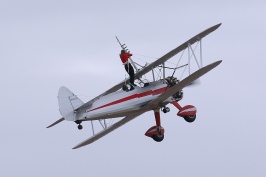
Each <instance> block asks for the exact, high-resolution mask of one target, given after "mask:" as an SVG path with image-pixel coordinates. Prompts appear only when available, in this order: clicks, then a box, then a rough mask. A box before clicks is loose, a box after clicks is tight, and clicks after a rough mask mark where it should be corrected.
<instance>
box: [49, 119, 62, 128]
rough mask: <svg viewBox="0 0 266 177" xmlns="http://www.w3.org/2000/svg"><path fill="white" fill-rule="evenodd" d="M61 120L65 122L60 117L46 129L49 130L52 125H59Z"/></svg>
mask: <svg viewBox="0 0 266 177" xmlns="http://www.w3.org/2000/svg"><path fill="white" fill-rule="evenodd" d="M63 120H65V119H64V118H63V117H62V118H61V119H59V120H57V121H55V122H54V123H52V124H51V125H49V126H48V127H46V128H50V127H52V126H54V125H56V124H59V123H60V122H62V121H63Z"/></svg>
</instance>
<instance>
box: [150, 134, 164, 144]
mask: <svg viewBox="0 0 266 177" xmlns="http://www.w3.org/2000/svg"><path fill="white" fill-rule="evenodd" d="M163 138H164V134H158V135H153V136H152V139H153V140H154V141H156V142H161V141H162V140H163Z"/></svg>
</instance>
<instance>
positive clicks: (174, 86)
mask: <svg viewBox="0 0 266 177" xmlns="http://www.w3.org/2000/svg"><path fill="white" fill-rule="evenodd" d="M220 25H221V24H217V25H215V26H212V27H210V28H208V29H206V30H205V31H203V32H201V33H199V34H198V35H196V36H194V37H193V38H191V39H189V40H188V41H186V42H184V43H183V44H182V45H180V46H178V47H177V48H175V49H173V50H172V51H170V52H169V53H167V54H165V55H164V56H162V57H161V58H159V59H157V60H156V61H154V62H153V63H151V64H149V65H146V66H144V67H142V68H141V69H137V68H135V69H136V73H135V78H137V80H140V81H141V82H142V80H141V77H142V76H143V75H145V74H147V73H148V72H150V71H152V74H154V72H153V70H154V69H155V68H158V67H160V68H161V69H162V70H163V71H162V72H163V74H162V78H160V79H158V80H156V79H155V77H154V76H153V81H151V82H145V83H144V82H142V84H139V86H136V87H135V88H134V89H133V90H132V89H127V88H128V84H126V83H128V81H129V79H128V78H127V79H126V80H125V81H122V82H120V83H118V84H117V85H115V86H113V87H112V88H110V89H109V90H107V91H105V92H104V93H102V94H100V95H99V96H97V97H95V98H94V99H92V100H90V101H88V102H87V103H84V102H83V101H81V100H80V99H79V98H78V97H77V96H76V95H75V94H73V93H72V92H71V91H70V90H69V89H67V88H66V87H61V88H60V89H59V93H58V103H59V109H60V113H61V115H62V116H63V117H62V118H61V119H59V120H58V121H56V122H54V123H53V124H51V125H49V126H48V127H47V128H50V127H52V126H54V125H56V124H58V123H60V122H62V121H63V120H67V121H74V122H75V123H77V124H78V129H82V125H81V123H82V122H83V121H91V126H92V132H93V135H92V136H91V137H90V138H88V139H86V140H85V141H83V142H81V143H80V144H78V145H76V146H75V147H74V148H73V149H77V148H80V147H82V146H85V145H88V144H91V143H93V142H94V141H96V140H98V139H99V138H102V137H103V136H105V135H106V134H108V133H110V132H112V131H113V130H115V129H117V128H119V127H120V126H122V125H124V124H126V123H127V122H129V121H131V120H133V119H135V118H136V117H138V116H140V115H141V114H143V113H145V112H147V111H154V116H155V121H156V125H155V126H152V127H151V128H149V129H148V130H147V132H146V133H145V135H146V136H148V137H151V138H153V139H154V140H155V141H157V142H160V141H162V140H163V138H164V128H163V127H162V126H161V121H160V110H161V111H163V112H164V113H167V112H169V111H170V109H169V108H168V107H167V104H169V103H170V104H173V105H174V106H175V107H176V108H177V109H178V110H179V112H178V113H177V115H178V116H180V117H183V118H184V119H185V120H186V121H187V122H193V121H194V120H195V119H196V112H197V109H196V107H194V106H192V105H187V106H184V107H182V106H181V105H180V104H179V103H178V101H180V100H181V99H182V97H183V91H182V89H183V88H184V87H186V86H188V85H190V84H191V83H193V82H194V81H195V80H197V79H198V78H199V77H201V76H202V75H204V74H205V73H207V72H209V71H210V70H212V69H213V68H215V67H216V66H218V65H219V64H220V63H221V62H222V61H221V60H220V61H216V62H214V63H212V64H209V65H207V66H205V67H202V66H201V67H199V68H200V69H198V70H197V71H196V72H194V73H192V74H190V75H189V76H188V77H186V78H185V79H182V80H181V81H179V80H177V78H176V77H173V75H172V76H169V77H165V69H166V68H167V67H165V62H166V61H167V60H169V59H170V58H172V57H173V56H175V55H176V54H178V53H180V52H181V51H184V50H185V49H190V50H191V51H192V52H191V54H190V56H189V57H191V56H194V55H195V54H194V52H193V49H192V47H191V46H192V45H193V44H194V43H196V42H199V43H200V45H201V40H202V38H204V37H205V36H206V35H208V34H209V33H211V32H213V31H214V30H216V29H217V28H218V27H219V26H220ZM119 43H120V42H119ZM120 45H121V43H120ZM121 47H122V48H123V49H126V46H125V45H121ZM200 52H201V46H200ZM200 56H201V54H200ZM131 62H132V63H133V65H134V67H136V66H135V64H134V62H133V61H131ZM198 65H199V64H198ZM201 65H202V59H201ZM199 66H200V65H199ZM176 68H178V67H176ZM176 68H175V69H176ZM121 117H124V118H122V119H121V120H119V121H118V122H116V123H113V124H112V125H107V124H106V120H107V119H111V118H121ZM94 121H99V122H100V123H101V126H102V130H101V131H99V132H97V133H95V130H94Z"/></svg>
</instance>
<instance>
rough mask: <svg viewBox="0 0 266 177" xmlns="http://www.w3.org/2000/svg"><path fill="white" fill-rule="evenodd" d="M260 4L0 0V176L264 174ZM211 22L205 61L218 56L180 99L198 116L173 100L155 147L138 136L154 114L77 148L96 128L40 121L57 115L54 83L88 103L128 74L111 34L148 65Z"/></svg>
mask: <svg viewBox="0 0 266 177" xmlns="http://www.w3.org/2000/svg"><path fill="white" fill-rule="evenodd" d="M265 6H266V2H265V1H262V0H255V1H250V2H249V1H234V2H232V1H227V0H224V1H219V2H214V1H208V0H204V1H198V2H195V1H184V2H179V1H174V0H169V1H167V2H166V1H150V0H147V1H139V0H136V1H121V0H116V1H115V0H111V1H108V2H106V1H101V0H99V1H82V0H81V1H73V0H65V1H62V0H57V1H51V0H46V1H42V0H40V1H33V0H24V1H18V0H8V1H7V0H2V1H0V62H1V64H0V83H1V94H2V95H1V98H2V101H1V102H0V109H1V124H0V142H1V147H0V176H6V177H14V176H28V177H31V176H32V177H33V176H39V177H44V176H50V177H58V176H65V177H70V176H80V177H83V176H94V177H98V176H99V177H100V176H116V177H122V176H129V177H131V176H132V177H133V176H155V175H156V176H168V177H176V176H183V177H193V176H206V177H209V176H210V177H211V176H216V177H224V176H227V177H231V176H232V177H233V176H242V177H249V176H257V177H262V176H265V175H266V169H265V164H266V150H265V147H266V129H265V125H266V119H265V116H264V110H265V109H264V107H265V98H266V97H265V92H264V90H265V89H266V83H265V79H264V73H265V65H266V60H265V57H264V55H263V51H264V49H265V39H266V34H265V31H266V24H265V21H266V11H265ZM218 23H222V26H221V27H220V28H219V29H217V30H216V31H215V32H213V33H212V34H210V35H209V36H207V37H206V38H204V39H203V41H202V44H203V62H204V65H207V64H209V63H212V62H214V61H217V60H223V62H222V63H221V65H219V66H218V67H217V68H215V69H214V70H212V71H211V72H209V73H207V74H206V75H204V76H203V77H202V78H201V80H200V81H201V84H200V85H199V86H197V87H193V88H185V89H184V98H183V100H181V101H180V104H181V105H183V106H184V105H187V104H193V105H195V106H196V107H197V109H198V113H197V119H196V121H195V122H193V123H187V122H185V121H184V120H183V119H182V118H180V117H177V116H176V113H177V112H178V110H176V109H175V108H174V107H172V106H170V109H171V111H170V112H169V113H167V114H161V117H162V120H161V121H162V126H163V127H164V128H165V131H166V132H165V138H164V140H163V141H162V142H161V143H157V142H154V141H153V140H152V139H149V138H148V137H146V136H144V133H145V132H146V130H147V129H148V128H150V127H151V126H153V125H155V121H154V116H153V113H152V112H147V113H145V114H143V115H141V116H140V117H138V118H137V119H135V120H133V121H131V122H129V123H128V124H126V125H125V126H123V127H121V128H119V129H117V130H115V131H114V132H112V133H110V134H108V135H107V136H106V137H104V138H102V139H100V140H98V141H96V142H95V143H93V144H91V145H89V146H85V147H83V148H80V149H77V150H72V147H74V146H75V145H77V144H78V143H80V142H81V141H83V140H84V139H86V138H88V137H89V136H91V129H90V124H89V122H85V123H84V124H83V126H84V128H83V130H82V131H79V130H78V129H77V126H76V124H75V123H72V122H66V121H64V122H62V123H61V124H58V125H57V126H55V127H52V128H51V129H46V127H47V126H48V125H50V124H51V123H53V122H54V121H56V120H58V119H59V118H61V117H60V116H61V115H60V112H59V110H58V109H59V108H58V103H57V93H58V89H59V88H60V87H61V86H67V87H68V88H69V89H70V90H71V91H73V92H74V93H75V94H76V95H78V96H80V98H81V99H82V100H84V101H88V100H90V99H91V98H93V97H95V96H97V95H99V94H101V93H102V92H104V91H105V90H107V89H108V88H110V87H112V86H113V85H115V84H116V83H118V82H120V81H121V80H123V79H124V77H125V71H124V68H123V66H122V65H121V61H120V59H119V56H118V55H119V52H120V46H119V45H118V43H117V41H116V39H115V36H118V37H119V39H120V40H121V42H122V43H126V44H127V46H128V47H129V49H130V51H131V52H132V53H133V55H134V56H133V59H136V61H137V60H145V61H147V62H149V63H150V62H152V61H154V60H155V59H156V58H159V57H161V56H163V55H164V54H165V53H167V52H169V51H170V50H172V49H174V48H175V47H177V46H178V45H180V44H182V43H183V42H185V41H186V40H188V39H190V38H191V37H193V36H194V35H196V34H198V33H199V32H201V31H203V30H205V29H207V28H209V27H211V26H213V25H216V24H218ZM144 56H147V57H144ZM177 60H178V58H177V57H174V58H173V60H172V61H173V62H176V61H177Z"/></svg>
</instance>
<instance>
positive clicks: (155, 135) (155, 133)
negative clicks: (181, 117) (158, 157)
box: [145, 109, 170, 142]
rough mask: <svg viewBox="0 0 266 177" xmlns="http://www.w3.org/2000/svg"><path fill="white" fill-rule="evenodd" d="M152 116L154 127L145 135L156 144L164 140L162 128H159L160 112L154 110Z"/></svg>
mask: <svg viewBox="0 0 266 177" xmlns="http://www.w3.org/2000/svg"><path fill="white" fill-rule="evenodd" d="M169 110H170V109H169ZM154 115H155V121H156V125H155V126H153V127H151V128H149V129H148V130H147V132H146V133H145V135H146V136H148V137H151V138H152V139H153V140H154V141H156V142H161V141H162V140H163V139H164V128H163V127H161V120H160V110H159V109H158V110H155V111H154Z"/></svg>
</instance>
